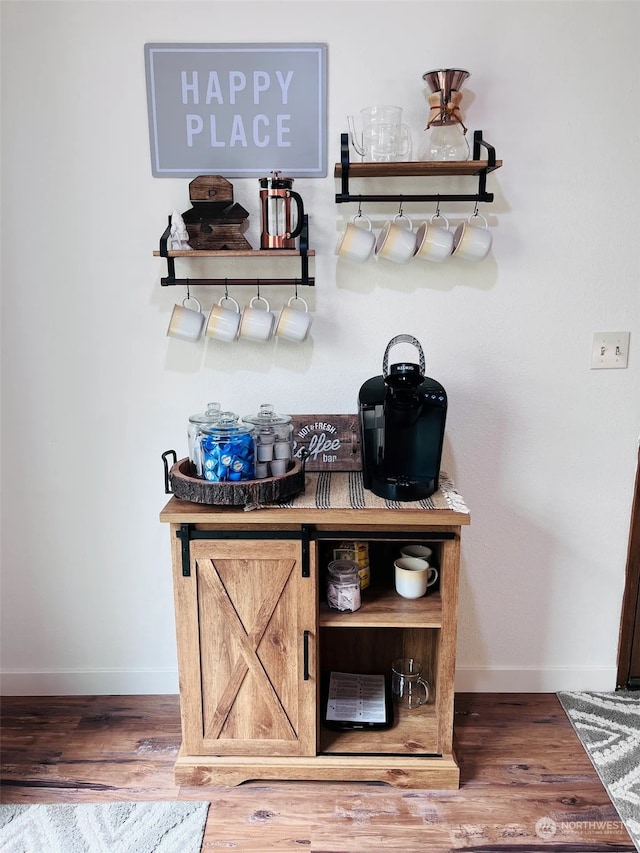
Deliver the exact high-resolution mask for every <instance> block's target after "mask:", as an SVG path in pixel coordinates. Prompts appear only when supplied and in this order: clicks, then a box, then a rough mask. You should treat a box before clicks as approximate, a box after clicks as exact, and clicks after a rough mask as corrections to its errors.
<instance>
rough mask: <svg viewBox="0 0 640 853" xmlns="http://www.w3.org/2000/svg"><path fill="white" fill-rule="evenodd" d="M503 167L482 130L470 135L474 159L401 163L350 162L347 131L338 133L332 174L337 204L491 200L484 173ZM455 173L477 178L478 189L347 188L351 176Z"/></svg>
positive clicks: (378, 176)
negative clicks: (392, 191)
mask: <svg viewBox="0 0 640 853" xmlns="http://www.w3.org/2000/svg"><path fill="white" fill-rule="evenodd" d="M482 149H485V151H486V159H484V160H481V159H480V158H481V155H482ZM500 166H502V160H496V151H495V148H494V147H493V145H490V144H489V143H488V142H487V141H486V140H485V139H483V138H482V131H481V130H476V131H474V134H473V159H472V160H464V161H451V162H435V161H429V162H426V161H421V162H416V161H414V162H404V161H397V162H393V163H352V162H351V160H350V157H349V134H348V133H343V134H341V136H340V162H339V163H336V166H335V171H334V177H336V178H340V179H341V188H340V192H339V193H336V204H344V203H345V202H358V203H361V202H365V201H392V202H402V203H404V202H408V201H419V202H422V201H432V202H439V201H440V202H444V201H470V202H476V203H477V202H492V201H493V193H489V192H487V175H488V173H489V172H493V170H494V169H499V168H500ZM454 175H471V176H477V178H478V191H477V193H474V194H463V193H438V194H422V193H421V194H420V195H405V194H402V195H398V194H396V195H389V194H386V193H385V194H374V195H354V194H351V192H350V190H349V181H350V179H351V178H407V177H424V178H427V177H433V178H437V177H449V176H454Z"/></svg>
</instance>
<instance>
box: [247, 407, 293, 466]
mask: <svg viewBox="0 0 640 853" xmlns="http://www.w3.org/2000/svg"><path fill="white" fill-rule="evenodd" d="M243 421H245V422H246V423H249V424H251V425H252V426H253V427H254V428H255V440H256V476H257V477H258V478H261V477H269V476H271V477H277V476H280V475H282V474H285V473H286V472H287V471H288V469H289V467H290V465H291V459H292V458H293V425H292V424H291V418H290V417H289V415H279V414H277V413H276V412H275V411H274V408H273V406H272V405H271V403H262V405H261V406H260V411H259V412H258V413H257V414H256V415H246V416H245V417H244V418H243Z"/></svg>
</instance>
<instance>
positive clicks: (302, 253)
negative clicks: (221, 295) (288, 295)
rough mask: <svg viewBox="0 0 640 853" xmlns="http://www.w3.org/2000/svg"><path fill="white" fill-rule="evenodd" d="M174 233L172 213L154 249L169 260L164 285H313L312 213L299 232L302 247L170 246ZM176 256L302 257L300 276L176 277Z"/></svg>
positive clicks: (161, 280)
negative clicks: (190, 247)
mask: <svg viewBox="0 0 640 853" xmlns="http://www.w3.org/2000/svg"><path fill="white" fill-rule="evenodd" d="M170 234H171V217H169V225H168V226H167V228H166V229H165V231H164V233H163V234H162V236H161V237H160V247H159V249H156V250H155V251H154V253H153V254H154V257H161V258H165V259H166V261H167V275H166V276H164V277H163V278H161V279H160V283H161V284H162V286H163V287H170V286H173V285H182V286H185V287H186V286H194V285H207V286H208V285H219V286H222V287H227V286H229V285H253V286H259V287H262V285H274V284H278V285H291V284H294V285H302V286H306V287H313V285H314V284H315V279H314V278H313V277H312V276H309V260H308V259H309V258H310V257H314V256H315V251H314V250H313V249H309V217H308V216H307V215H306V214H305V216H304V221H303V226H302V231H301V233H300V248H299V249H225V250H221V249H219V250H207V249H187V250H185V249H180V250H170V249H169V248H168V243H169V236H170ZM176 258H192V259H193V258H219V259H222V258H225V259H229V258H260V259H261V260H266V259H267V258H300V268H301V269H300V277H299V278H262V277H260V278H226V277H225V278H176V268H175V259H176Z"/></svg>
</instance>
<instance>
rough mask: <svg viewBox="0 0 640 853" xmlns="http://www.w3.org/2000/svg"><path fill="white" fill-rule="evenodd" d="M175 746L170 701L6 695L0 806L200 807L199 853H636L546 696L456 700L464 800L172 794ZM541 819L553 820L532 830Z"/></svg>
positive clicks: (268, 791)
mask: <svg viewBox="0 0 640 853" xmlns="http://www.w3.org/2000/svg"><path fill="white" fill-rule="evenodd" d="M179 744H180V713H179V705H178V697H177V696H86V697H78V696H68V697H27V698H18V697H7V698H4V699H3V700H2V744H1V746H2V773H1V781H2V789H1V800H2V802H3V803H56V802H64V803H71V802H100V801H114V800H167V799H189V800H208V801H209V802H210V803H211V808H210V809H209V816H208V819H207V826H206V832H205V838H204V842H203V848H202V849H203V851H204V852H205V853H208V851H214V850H227V851H228V850H235V851H242V853H245V851H246V853H269V851H279V853H282V851H285V853H288V851H309V852H310V853H369V851H377V850H385V851H387V850H389V851H402V853H424V851H435V853H449V851H453V850H472V851H478V853H505V851H517V853H526V851H536V853H537V851H541V853H602V851H608V853H611V851H614V853H627V851H628V852H629V853H631V851H635V847H634V845H633V843H632V842H631V840H630V839H629V836H628V834H627V832H626V830H625V827H624V824H623V823H622V821H621V820H620V818H619V817H618V814H617V812H616V811H615V809H614V807H613V805H612V804H611V802H610V800H609V798H608V796H607V793H606V791H605V789H604V788H603V786H602V784H601V782H600V780H599V778H598V776H597V774H596V772H595V770H594V769H593V766H592V764H591V762H590V760H589V758H588V756H587V755H586V753H585V752H584V750H583V748H582V746H581V744H580V742H579V740H578V739H577V737H576V735H575V733H574V731H573V728H572V727H571V724H570V723H569V721H568V719H567V717H566V715H565V713H564V711H563V709H562V707H561V705H560V703H559V702H558V700H557V698H556V696H555V695H554V694H486V693H485V694H460V695H458V696H457V697H456V716H455V744H456V747H455V748H456V753H457V756H458V761H459V763H460V769H461V787H460V790H458V791H446V792H443V791H424V790H401V789H395V788H393V787H391V786H388V785H382V784H376V783H372V784H363V783H349V784H347V783H339V784H338V783H329V782H322V783H318V782H302V783H301V782H277V783H261V782H248V783H245V784H244V785H241V786H238V787H236V788H222V787H208V788H178V787H176V785H175V783H174V777H173V763H174V761H175V758H176V755H177V751H178V747H179ZM545 817H546V818H551V819H552V821H553V822H554V823H553V824H551V825H550V827H551V828H550V829H549V826H547V827H546V828H547V831H546V832H544V831H542V830H540V831H539V832H538V833H536V823H537V822H538V821H539V820H541V819H542V818H545ZM554 827H555V832H554V833H553V834H552V830H553V829H554ZM34 853H46V851H34ZM176 853H180V851H176Z"/></svg>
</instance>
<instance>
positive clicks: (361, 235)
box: [336, 213, 376, 264]
mask: <svg viewBox="0 0 640 853" xmlns="http://www.w3.org/2000/svg"><path fill="white" fill-rule="evenodd" d="M359 219H363V220H364V221H365V222H366V226H365V227H361V226H360V225H358V220H359ZM375 245H376V235H375V234H374V233H373V230H372V228H371V220H370V219H369V217H368V216H365V215H364V214H363V213H356V215H355V216H354V217H353V219H352V220H351V222H349V224H348V225H347V227H346V228H345V229H344V231H343V232H342V234H341V235H340V238H339V240H338V245H337V246H336V255H338V257H339V258H343V259H344V260H345V261H351V262H352V263H355V264H363V263H364V262H365V261H368V260H369V258H370V257H371V253H372V252H373V249H374V247H375Z"/></svg>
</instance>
